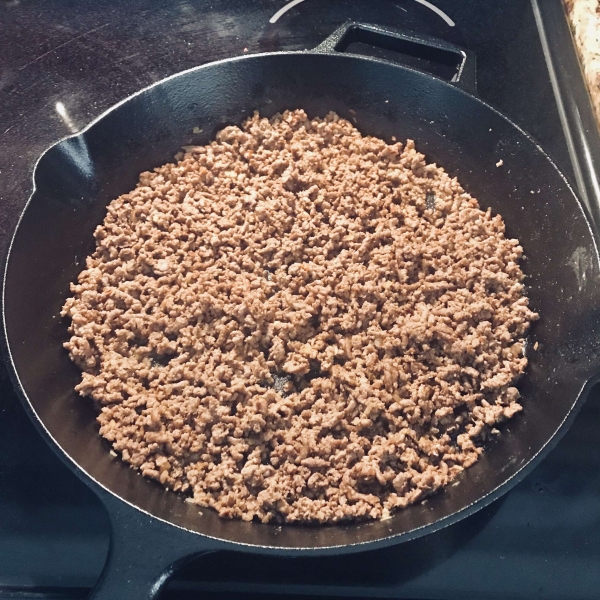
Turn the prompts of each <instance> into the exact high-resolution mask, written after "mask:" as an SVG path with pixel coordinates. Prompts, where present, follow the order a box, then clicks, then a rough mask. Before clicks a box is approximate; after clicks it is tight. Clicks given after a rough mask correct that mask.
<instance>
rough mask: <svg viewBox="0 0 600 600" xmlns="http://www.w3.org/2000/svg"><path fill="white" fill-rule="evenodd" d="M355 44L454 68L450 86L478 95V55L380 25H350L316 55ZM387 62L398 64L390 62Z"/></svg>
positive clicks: (341, 30)
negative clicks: (476, 57) (476, 56)
mask: <svg viewBox="0 0 600 600" xmlns="http://www.w3.org/2000/svg"><path fill="white" fill-rule="evenodd" d="M355 42H360V43H363V44H367V45H369V46H372V47H375V48H380V49H383V50H391V51H394V52H397V53H398V54H399V55H405V56H411V57H413V58H417V59H426V60H429V61H431V62H435V63H440V64H443V65H447V66H451V67H454V68H455V74H454V76H453V77H452V79H451V81H450V83H452V84H453V85H455V86H456V87H459V88H461V89H463V90H465V91H466V92H469V93H470V94H474V95H477V71H476V60H475V54H474V53H473V52H471V51H470V50H465V49H464V48H461V47H460V46H456V45H455V44H451V43H450V42H446V41H444V40H440V39H437V38H433V37H429V36H424V35H419V34H414V33H410V34H407V33H402V32H400V31H397V30H395V29H391V28H389V27H382V26H380V25H369V24H366V23H356V22H354V21H348V22H347V23H344V24H343V25H342V26H341V27H339V28H338V29H336V30H335V31H334V32H333V33H332V34H331V35H330V36H329V37H328V38H327V39H326V40H324V41H323V42H321V43H320V44H319V45H318V46H317V47H316V48H314V50H313V52H321V53H324V54H335V53H342V52H345V51H346V50H347V48H348V46H350V44H352V43H355ZM388 56H389V55H388ZM385 60H387V61H388V62H396V61H393V60H390V59H388V58H386V59H385ZM397 62H401V61H397ZM411 68H415V67H411ZM416 68H419V67H416ZM419 70H423V69H419Z"/></svg>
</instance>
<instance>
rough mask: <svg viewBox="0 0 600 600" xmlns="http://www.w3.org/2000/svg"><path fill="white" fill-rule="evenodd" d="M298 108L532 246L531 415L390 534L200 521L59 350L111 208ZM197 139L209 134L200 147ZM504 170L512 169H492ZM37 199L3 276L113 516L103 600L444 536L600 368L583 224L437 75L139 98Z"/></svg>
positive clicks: (513, 142)
mask: <svg viewBox="0 0 600 600" xmlns="http://www.w3.org/2000/svg"><path fill="white" fill-rule="evenodd" d="M356 30H357V27H355V26H350V27H349V31H356ZM371 31H373V28H371ZM381 35H382V36H383V37H385V38H387V39H389V37H390V35H393V34H391V33H390V32H389V31H383V32H382V33H381ZM295 107H302V108H304V109H305V110H306V111H307V112H308V113H309V115H311V116H315V115H324V114H325V113H326V112H328V111H329V110H335V111H337V112H338V113H339V114H340V115H341V116H343V117H346V118H348V119H351V120H355V121H356V123H357V126H358V127H359V128H360V130H361V131H362V132H364V133H368V134H372V135H376V136H379V137H382V138H384V139H386V140H390V139H391V137H392V136H395V137H397V138H398V139H400V140H403V139H406V138H413V139H415V140H417V145H418V149H419V150H421V151H422V152H424V153H425V154H426V155H427V157H428V159H429V160H430V161H435V162H437V163H438V164H440V165H443V166H444V167H445V168H446V169H447V171H448V172H449V173H451V174H452V175H456V176H458V177H459V179H460V181H461V182H462V184H463V185H464V187H465V188H466V189H467V191H468V192H470V193H471V194H473V195H474V196H475V197H477V198H478V199H479V200H480V202H481V204H482V206H483V207H484V208H487V207H490V208H491V209H492V210H493V211H494V212H499V213H501V214H502V215H503V216H504V218H505V220H506V223H507V228H508V234H509V235H511V236H514V237H518V238H519V239H520V240H521V242H522V244H523V246H524V247H525V251H526V253H527V256H528V260H527V262H526V263H525V270H526V272H527V273H528V274H529V275H530V276H531V279H530V282H529V283H530V286H531V287H530V290H529V295H530V298H531V301H532V306H533V308H534V309H536V310H539V311H540V313H541V314H542V320H541V321H540V322H539V323H538V324H536V326H535V327H534V330H533V332H532V335H531V343H530V345H529V356H530V359H531V364H530V367H529V369H528V372H527V375H526V376H525V377H524V378H523V380H522V382H521V384H520V387H521V390H522V392H523V396H524V405H525V412H524V413H523V414H522V415H520V416H519V417H518V418H516V419H515V420H514V421H513V422H511V423H510V424H509V425H508V426H507V427H504V431H503V435H502V436H500V438H499V439H498V441H496V442H495V443H494V444H493V446H492V447H490V449H489V451H488V452H487V453H486V454H485V455H484V457H483V458H482V459H481V460H480V461H479V462H478V463H477V464H476V465H475V466H474V467H472V468H471V469H469V470H468V471H467V472H466V473H465V474H464V475H463V476H462V477H461V478H460V479H459V481H458V485H455V486H452V487H450V488H448V489H447V490H445V491H444V492H443V493H440V494H438V495H436V496H434V497H432V498H431V499H429V501H428V502H427V503H423V504H419V505H416V506H412V507H410V508H408V509H406V510H404V511H401V512H399V513H398V514H397V515H395V516H394V517H393V518H392V519H390V520H387V521H380V522H374V523H367V524H354V525H352V524H351V525H338V526H327V527H306V526H304V527H302V526H287V527H278V526H272V525H260V524H255V523H244V522H240V521H224V520H221V519H219V518H218V517H217V515H216V514H215V513H214V512H212V511H210V510H206V509H205V510H203V511H202V514H201V515H200V514H199V511H198V507H195V506H193V505H190V504H188V503H185V502H183V500H182V498H181V497H179V496H177V495H175V494H173V493H170V492H166V491H164V490H163V489H162V488H160V487H159V486H158V485H156V484H155V483H154V482H151V481H149V480H146V479H144V478H142V477H141V476H140V475H139V474H137V473H136V472H134V471H132V470H131V469H129V468H128V467H127V466H126V465H125V464H123V463H122V462H120V461H119V460H115V459H113V458H112V457H111V456H110V455H109V453H108V451H107V450H108V447H107V445H106V443H105V442H104V441H103V440H102V439H101V438H100V437H99V436H98V435H97V428H96V424H95V412H94V408H93V406H92V403H91V402H85V401H84V400H82V399H81V398H79V397H78V396H77V395H76V394H75V393H74V392H73V387H74V385H75V384H76V382H77V381H78V379H79V373H78V370H77V369H76V368H75V367H74V366H73V364H72V363H71V362H70V361H69V359H68V356H67V353H66V352H65V351H64V349H63V348H62V342H63V341H64V340H65V339H66V338H67V337H68V334H67V331H66V326H67V324H66V323H65V322H64V321H62V320H61V319H60V317H59V312H60V308H61V306H62V304H63V302H64V300H65V299H66V298H67V296H68V295H69V282H71V281H73V280H74V279H75V278H76V276H77V273H78V272H79V271H80V270H81V269H82V265H83V258H84V257H85V256H86V255H87V254H88V253H89V252H90V251H91V250H92V248H93V246H94V243H93V238H92V233H93V230H94V229H95V227H96V226H97V225H98V224H99V223H100V222H101V221H102V219H103V216H104V212H105V207H106V204H107V203H108V202H110V200H112V199H113V198H115V197H116V196H118V195H119V194H121V193H124V192H126V191H128V190H129V189H131V188H132V187H133V186H134V185H135V183H136V179H137V175H138V173H139V172H140V171H143V170H147V169H150V168H152V167H155V166H158V165H160V164H163V163H164V162H166V161H169V160H172V157H173V154H174V153H175V152H176V151H177V150H178V148H179V147H180V146H181V145H184V144H202V143H206V142H208V141H209V140H210V139H211V138H212V137H213V136H214V134H215V133H216V131H217V130H219V129H220V128H222V127H223V126H224V125H227V124H231V123H236V124H239V123H240V122H241V121H242V120H243V119H244V118H246V117H247V116H249V115H250V114H251V113H252V112H253V111H254V110H259V111H260V112H261V113H262V114H264V115H272V114H274V113H276V112H278V111H281V110H284V109H286V108H295ZM351 111H352V112H351ZM195 128H200V129H201V130H202V131H201V133H199V134H194V133H193V131H194V129H195ZM196 130H197V129H196ZM500 160H502V161H503V166H501V167H497V166H496V163H497V162H498V161H500ZM35 186H36V189H35V192H34V194H33V195H32V198H31V199H30V202H29V203H28V205H27V207H26V209H25V211H24V213H23V215H22V218H21V221H20V223H19V226H18V228H17V230H16V233H15V236H14V238H13V242H12V245H11V249H10V253H9V259H8V262H7V268H6V272H5V279H4V288H3V300H4V315H3V317H4V327H5V333H6V339H7V341H8V346H9V362H10V365H11V367H12V370H13V376H14V379H15V384H16V387H17V389H18V390H19V391H20V393H21V396H22V399H23V401H24V404H25V407H26V409H27V410H28V412H29V414H30V416H31V417H32V418H33V420H34V421H35V422H36V424H37V425H38V426H39V427H40V429H41V431H42V432H43V434H44V435H45V436H46V439H47V440H48V441H49V442H50V444H51V445H52V446H53V447H54V448H55V449H56V450H57V451H58V452H59V454H60V455H61V456H62V457H63V458H64V459H65V460H66V462H67V464H68V465H69V466H70V467H71V468H72V469H73V470H74V471H75V472H76V473H77V474H78V475H79V476H80V477H81V478H82V479H83V480H84V481H85V482H86V483H88V484H89V485H90V486H91V487H92V488H93V489H95V490H96V491H97V493H98V494H99V495H100V496H101V498H102V499H103V501H104V502H105V504H106V505H107V508H108V510H109V512H110V516H111V520H112V532H113V538H112V542H111V552H110V555H109V559H108V561H107V565H106V567H105V572H104V577H103V579H102V580H101V582H100V584H99V586H98V588H97V589H96V591H95V595H94V597H96V598H105V599H108V598H111V599H118V598H128V599H131V600H135V599H136V598H140V599H141V598H152V597H154V596H155V595H156V593H157V592H158V590H159V588H160V586H161V584H162V583H163V582H164V581H165V580H166V578H167V577H168V576H169V574H170V573H171V572H172V570H173V568H174V566H175V565H179V564H181V563H182V562H184V561H185V560H186V559H187V558H189V557H190V556H192V555H194V554H198V553H201V552H206V551H210V550H214V549H218V548H229V549H238V550H247V551H253V552H262V553H284V554H301V553H342V552H352V551H359V550H362V549H366V548H373V547H376V546H384V545H388V544H394V543H398V542H401V541H404V540H408V539H411V538H414V537H417V536H420V535H424V534H425V533H429V532H432V531H434V530H436V529H439V528H441V527H443V526H445V525H448V524H450V523H452V522H454V521H456V520H458V519H460V518H463V517H464V516H466V515H468V514H471V513H473V512H474V511H476V510H477V509H479V508H481V507H483V506H485V505H486V504H488V503H489V502H491V501H492V500H493V499H495V498H497V497H498V496H499V495H500V494H502V493H504V492H505V491H507V490H508V489H509V488H510V487H512V485H514V484H515V483H516V482H517V481H518V480H519V479H520V478H521V477H522V476H523V475H524V474H525V473H526V472H528V471H529V470H530V469H531V467H532V466H533V464H534V463H535V462H537V460H538V459H539V458H541V456H542V455H543V454H544V453H545V452H546V451H547V450H548V449H549V448H550V446H551V445H552V444H553V443H555V442H556V441H557V440H558V437H559V435H560V434H561V433H563V432H564V430H565V429H566V426H567V424H568V423H569V422H570V421H571V419H572V417H573V416H574V415H575V413H576V409H577V408H578V407H579V405H580V403H581V401H582V399H583V397H584V396H585V392H586V391H587V389H589V385H590V383H591V382H592V380H593V379H594V377H595V375H596V362H597V361H596V360H595V359H596V357H595V356H591V355H590V354H589V353H588V354H587V355H586V353H585V352H584V349H585V348H586V340H587V339H588V337H589V336H594V337H595V338H597V335H598V329H600V324H598V323H597V322H598V318H597V315H596V311H595V306H596V300H597V294H596V293H595V287H596V283H597V281H596V280H597V277H598V253H597V249H596V244H595V240H594V237H593V235H592V233H591V230H590V227H589V225H588V221H587V219H586V217H585V214H584V210H583V208H582V207H581V205H580V203H579V202H578V200H577V198H576V197H575V195H574V194H573V191H572V190H571V188H570V187H569V185H568V184H567V182H566V181H565V179H564V178H563V177H562V175H561V174H560V172H559V171H558V170H557V168H556V167H555V166H554V164H553V163H552V162H551V161H550V159H549V158H548V157H547V156H546V155H545V154H544V153H543V151H542V150H541V149H540V148H539V147H538V146H537V145H536V144H535V142H534V141H533V140H532V139H531V138H529V137H528V136H527V135H526V134H525V133H524V132H523V131H521V130H520V129H518V128H517V127H516V126H515V125H513V124H512V123H511V122H510V121H509V120H507V119H506V118H505V117H503V116H502V115H501V114H500V113H498V112H496V111H495V110H493V109H492V108H490V107H489V106H487V105H486V104H485V103H483V102H481V101H480V100H478V99H476V98H475V97H473V96H471V95H469V94H468V93H466V92H464V91H463V90H461V89H459V88H457V87H455V86H453V85H451V84H449V83H446V82H444V81H441V80H439V79H436V78H435V77H432V76H430V75H425V74H423V73H419V72H416V71H413V70H410V69H407V68H403V67H398V66H396V65H393V64H390V63H388V62H385V61H380V60H374V59H367V58H364V57H359V56H354V55H343V54H338V53H333V54H330V53H326V52H315V51H313V52H292V53H273V54H263V55H260V56H246V57H242V58H235V59H231V60H225V61H221V62H217V63H212V64H209V65H205V66H203V67H199V68H196V69H192V70H190V71H187V72H184V73H181V74H178V75H176V76H173V77H171V78H168V79H166V80H164V81H162V82H160V83H158V84H156V85H154V86H152V87H150V88H148V89H146V90H143V91H142V92H140V93H139V94H136V95H135V96H133V97H131V98H129V99H128V100H126V101H125V102H123V103H121V104H119V105H117V106H116V107H115V108H114V109H112V110H110V111H109V112H108V113H106V114H105V115H103V116H102V117H101V118H100V119H98V120H97V121H96V122H95V123H93V124H92V125H91V126H90V127H88V128H87V129H86V130H85V131H83V132H81V133H80V134H78V135H77V136H74V137H71V138H67V139H65V140H64V141H62V142H60V143H59V144H57V145H55V146H53V147H52V148H51V149H50V150H48V151H47V152H46V153H45V154H44V155H43V156H42V158H41V159H40V161H39V163H38V165H37V168H36V172H35ZM534 343H537V350H535V351H533V350H532V346H533V344H534ZM127 584H128V585H127Z"/></svg>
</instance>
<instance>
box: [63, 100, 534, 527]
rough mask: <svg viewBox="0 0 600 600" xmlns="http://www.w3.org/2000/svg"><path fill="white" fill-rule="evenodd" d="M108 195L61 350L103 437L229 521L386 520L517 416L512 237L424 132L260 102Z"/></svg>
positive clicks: (519, 310) (518, 279)
mask: <svg viewBox="0 0 600 600" xmlns="http://www.w3.org/2000/svg"><path fill="white" fill-rule="evenodd" d="M178 159H179V160H178V162H176V163H174V164H167V165H165V166H162V167H159V168H157V169H155V170H154V171H153V172H147V173H142V174H141V176H140V181H139V184H138V185H137V187H136V188H135V189H134V190H133V191H132V192H130V193H128V194H124V195H123V196H120V197H119V198H117V199H116V200H114V201H113V202H111V203H110V204H109V206H108V212H107V215H106V218H105V220H104V223H103V224H102V225H100V226H99V227H98V228H97V230H96V232H95V238H96V243H97V244H96V250H95V252H94V253H93V254H92V255H91V256H89V257H88V258H87V262H86V269H85V270H84V271H83V272H82V273H81V274H80V275H79V278H78V283H76V284H73V285H72V292H73V297H71V298H69V299H68V300H67V302H66V303H65V306H64V309H63V311H62V314H63V316H68V317H70V319H71V325H70V333H71V335H72V337H71V339H70V340H69V341H68V342H67V343H66V344H65V347H66V348H67V349H68V351H69V353H70V356H71V358H72V359H73V361H75V363H76V364H77V365H78V366H79V367H80V368H81V369H82V371H83V377H82V381H81V383H80V384H79V385H78V386H77V388H76V389H77V391H78V392H79V393H80V394H81V395H83V396H91V397H92V398H93V399H94V400H95V401H96V402H97V404H98V406H99V410H100V413H99V416H98V421H99V423H100V434H101V435H102V436H103V437H104V438H106V439H107V440H108V441H109V442H110V443H111V444H112V447H113V449H114V451H115V452H116V453H118V454H119V455H120V456H121V458H122V459H123V460H124V461H126V462H127V463H129V464H130V465H131V466H132V467H134V468H135V469H138V470H139V471H141V473H142V474H143V475H145V476H147V477H151V478H154V479H157V480H158V481H159V482H160V483H161V484H163V485H164V486H165V487H167V488H169V489H172V490H176V491H181V492H185V493H187V494H189V495H191V497H192V499H193V502H195V503H197V504H199V505H200V506H210V507H213V508H214V509H216V510H217V511H218V513H219V515H221V516H222V517H239V518H242V519H245V520H252V519H258V520H260V521H263V522H268V521H274V522H320V523H324V522H336V521H341V520H347V519H377V518H386V517H388V516H389V515H390V513H391V512H393V510H394V509H397V508H398V507H405V506H407V505H409V504H411V503H413V502H415V501H418V500H420V499H422V498H424V497H426V496H427V495H429V494H431V493H433V492H434V491H436V490H438V489H440V488H441V487H443V486H445V485H446V484H448V483H449V482H450V481H452V480H453V479H454V478H456V476H457V475H458V474H459V473H461V472H462V471H463V470H464V469H465V468H466V467H468V466H470V465H472V464H473V463H474V462H475V461H477V459H478V457H479V456H480V454H481V452H482V445H483V443H484V441H485V439H486V437H487V436H488V435H489V434H490V432H491V431H496V430H495V426H496V425H497V424H498V423H500V422H501V421H503V420H505V419H508V418H511V417H512V416H513V415H514V414H515V413H517V412H519V411H520V410H521V405H520V404H519V392H518V390H517V389H516V388H515V387H513V386H514V383H515V381H516V379H517V377H518V376H519V375H520V374H521V373H523V371H524V369H525V367H526V365H527V359H526V358H525V357H524V356H523V337H524V335H525V334H526V332H527V329H528V327H529V325H530V322H531V321H532V320H534V319H536V318H537V315H536V314H535V313H533V312H532V311H531V310H530V309H529V308H528V299H527V298H526V296H525V295H524V288H523V284H522V280H523V277H524V276H523V273H522V271H521V269H520V267H519V264H518V261H519V259H520V258H521V256H522V248H521V247H520V245H519V242H518V241H517V240H514V239H507V238H506V237H505V233H504V222H503V220H502V218H501V217H500V215H495V216H493V215H492V214H491V212H490V211H489V210H488V211H483V210H481V209H480V208H479V205H478V203H477V201H476V200H475V199H474V198H471V197H470V196H469V195H468V194H467V193H465V192H464V190H463V189H462V188H461V186H460V184H459V183H458V181H457V180H456V179H453V178H451V177H450V176H448V174H446V173H445V171H444V170H443V169H441V168H440V167H438V166H436V165H435V164H427V163H426V162H425V158H424V156H423V155H422V154H419V153H418V152H417V151H416V150H415V146H414V143H413V142H412V141H410V140H409V141H407V142H406V145H404V146H403V145H402V144H401V143H394V144H392V145H388V144H387V143H385V142H384V141H382V140H380V139H377V138H374V137H363V136H362V135H361V134H360V133H359V131H358V130H357V129H356V128H355V127H354V126H353V125H352V124H351V123H349V122H348V121H346V120H344V119H341V118H339V117H338V116H337V115H336V114H333V113H330V114H328V115H327V116H326V117H325V118H324V119H313V120H309V119H308V117H307V116H306V114H305V113H304V111H302V110H295V111H289V112H285V113H284V114H283V115H277V116H275V117H274V118H272V119H271V120H268V119H265V118H261V117H260V116H259V115H257V114H255V115H254V116H253V117H252V118H251V119H249V120H247V121H246V122H245V123H244V124H243V126H242V127H241V128H239V127H226V128H225V129H223V130H222V131H221V132H219V133H218V135H217V137H216V141H214V142H212V143H211V144H209V145H207V146H198V147H186V148H185V149H184V152H183V153H182V154H180V155H179V156H178Z"/></svg>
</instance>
